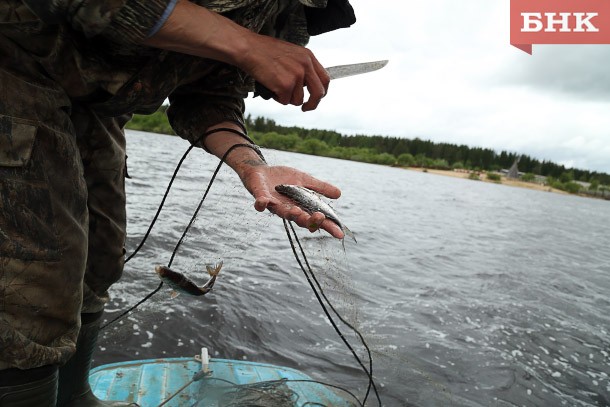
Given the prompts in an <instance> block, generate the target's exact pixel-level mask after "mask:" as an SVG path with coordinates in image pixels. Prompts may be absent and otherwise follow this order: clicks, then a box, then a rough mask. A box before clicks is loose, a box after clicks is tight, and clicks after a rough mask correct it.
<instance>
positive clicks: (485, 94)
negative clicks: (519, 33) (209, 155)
mask: <svg viewBox="0 0 610 407" xmlns="http://www.w3.org/2000/svg"><path fill="white" fill-rule="evenodd" d="M350 2H351V4H352V5H353V7H354V9H355V11H356V17H357V19H358V21H357V22H356V24H355V25H354V26H352V27H351V28H348V29H343V30H338V31H335V32H332V33H327V34H323V35H321V36H318V37H313V38H312V40H311V42H310V43H309V45H308V47H309V48H310V49H311V50H312V51H313V52H314V54H315V55H316V56H317V58H318V59H319V60H320V62H321V63H322V64H323V65H324V66H327V67H328V66H334V65H342V64H349V63H356V62H366V61H375V60H383V59H388V60H389V61H390V62H389V63H388V65H387V66H386V67H385V68H383V69H382V70H379V71H376V72H372V73H368V74H365V75H359V76H353V77H349V78H344V79H338V80H335V81H332V82H331V85H330V88H329V92H328V95H327V96H326V97H325V98H324V99H323V100H322V102H321V103H320V105H319V106H318V109H317V110H315V111H313V112H307V113H303V112H301V110H300V109H299V108H298V107H295V106H282V105H280V104H278V103H276V102H274V101H272V100H271V101H264V100H261V99H260V98H257V99H251V98H250V99H248V100H247V101H246V103H247V113H250V114H252V116H254V117H256V116H264V117H267V118H271V119H273V120H275V121H276V122H277V123H278V124H282V125H288V126H292V125H296V126H301V127H305V128H318V129H327V130H336V131H338V132H340V133H342V134H347V135H349V134H365V135H382V136H392V137H406V138H415V137H419V138H422V139H427V140H433V141H436V142H448V143H454V144H466V145H469V146H471V147H488V148H492V149H494V150H496V151H498V152H500V151H502V150H507V151H509V152H516V153H523V154H528V155H530V156H532V157H534V158H537V159H540V160H551V161H553V162H556V163H559V164H563V165H566V166H567V167H574V168H580V169H587V170H594V171H602V172H606V173H610V69H608V67H609V66H610V45H534V48H533V55H529V54H526V53H525V52H523V51H520V50H518V49H517V48H515V47H513V46H511V45H510V43H509V41H510V31H509V23H510V21H509V7H510V4H509V0H494V1H490V0H467V1H461V2H458V1H455V0H426V1H423V0H420V1H406V0H402V1H400V0H385V1H383V2H377V1H371V0H351V1H350Z"/></svg>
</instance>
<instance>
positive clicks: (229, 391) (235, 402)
mask: <svg viewBox="0 0 610 407" xmlns="http://www.w3.org/2000/svg"><path fill="white" fill-rule="evenodd" d="M203 388H204V389H205V396H206V401H205V406H206V407H210V406H217V407H258V406H261V407H292V406H298V405H299V404H298V401H299V396H298V394H297V393H295V392H294V391H293V390H292V389H290V387H288V386H287V385H286V382H285V381H284V380H278V381H272V382H261V383H255V384H248V385H228V386H227V385H221V386H218V385H217V386H211V385H206V386H204V387H203ZM195 406H201V407H203V406H204V404H202V402H198V403H197V404H195Z"/></svg>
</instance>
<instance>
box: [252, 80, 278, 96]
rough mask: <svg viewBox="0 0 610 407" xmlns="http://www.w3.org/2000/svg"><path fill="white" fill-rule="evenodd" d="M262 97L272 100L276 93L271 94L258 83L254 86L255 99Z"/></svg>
mask: <svg viewBox="0 0 610 407" xmlns="http://www.w3.org/2000/svg"><path fill="white" fill-rule="evenodd" d="M257 96H260V97H262V98H263V99H265V100H269V99H272V98H273V97H274V96H275V93H273V92H271V91H270V90H269V89H267V88H266V87H265V85H263V84H262V83H260V82H256V83H255V84H254V97H257Z"/></svg>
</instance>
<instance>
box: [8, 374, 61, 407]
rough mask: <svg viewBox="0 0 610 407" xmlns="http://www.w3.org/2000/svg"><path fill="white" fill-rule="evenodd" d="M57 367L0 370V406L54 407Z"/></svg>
mask: <svg viewBox="0 0 610 407" xmlns="http://www.w3.org/2000/svg"><path fill="white" fill-rule="evenodd" d="M56 399H57V367H56V366H43V367H39V368H35V369H29V370H19V369H8V370H2V371H0V406H2V407H55V400H56Z"/></svg>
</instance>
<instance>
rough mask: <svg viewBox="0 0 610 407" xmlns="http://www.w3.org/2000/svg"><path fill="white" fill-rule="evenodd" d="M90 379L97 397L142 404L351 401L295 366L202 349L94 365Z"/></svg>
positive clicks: (210, 406) (204, 406) (348, 406)
mask: <svg viewBox="0 0 610 407" xmlns="http://www.w3.org/2000/svg"><path fill="white" fill-rule="evenodd" d="M205 362H207V363H205ZM89 382H90V383H91V388H92V390H93V393H94V394H95V395H96V396H97V397H98V398H100V399H102V400H123V401H130V402H135V403H138V404H139V405H140V406H142V407H153V406H154V407H157V406H167V407H182V406H189V407H191V406H193V407H194V406H200V407H217V406H218V407H220V406H223V405H231V406H233V405H234V406H251V405H276V404H271V402H273V403H275V401H277V400H279V401H278V402H279V403H280V404H277V405H281V406H295V407H300V406H333V407H334V406H337V407H344V406H345V407H352V406H354V405H355V404H353V403H352V402H350V401H348V400H346V399H344V398H342V397H340V396H339V395H337V394H336V393H335V392H334V391H332V390H331V389H330V387H328V386H325V385H323V384H321V383H318V382H315V381H313V380H312V379H311V378H310V377H309V376H307V375H305V374H304V373H302V372H299V371H298V370H295V369H291V368H287V367H281V366H275V365H270V364H265V363H255V362H247V361H241V360H228V359H208V358H207V352H205V353H204V354H203V355H202V357H197V358H195V357H192V358H167V359H148V360H135V361H129V362H121V363H113V364H107V365H102V366H98V367H96V368H94V369H92V370H91V374H90V376H89ZM231 397H232V398H233V400H232V401H230V400H229V399H230V398H231ZM274 397H275V399H274ZM347 397H349V396H347ZM254 400H257V401H254ZM265 400H272V401H268V402H266V401H265ZM274 400H275V401H274ZM231 403H233V404H231ZM240 403H242V404H240ZM266 403H269V404H266ZM282 403H283V404H282Z"/></svg>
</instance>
